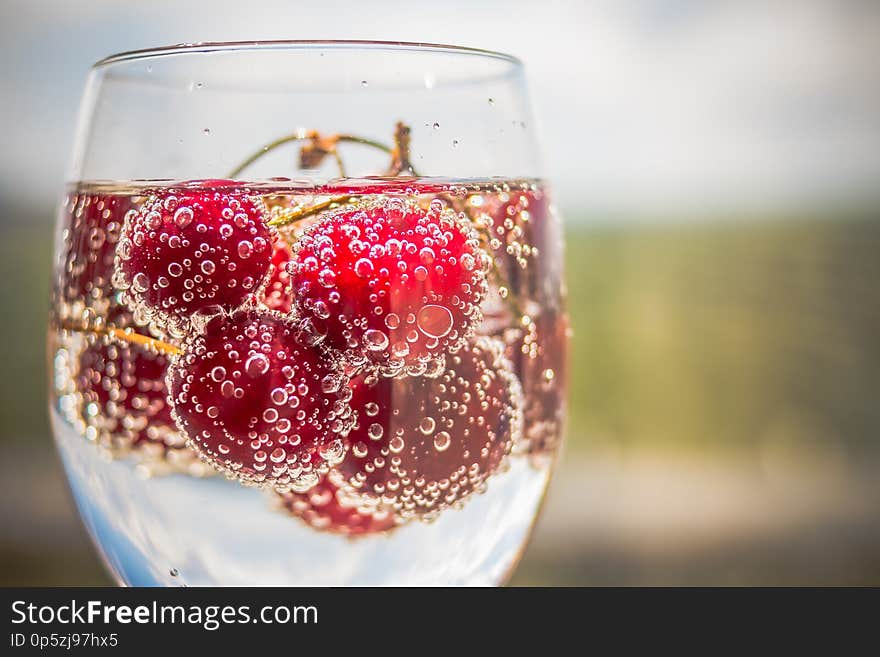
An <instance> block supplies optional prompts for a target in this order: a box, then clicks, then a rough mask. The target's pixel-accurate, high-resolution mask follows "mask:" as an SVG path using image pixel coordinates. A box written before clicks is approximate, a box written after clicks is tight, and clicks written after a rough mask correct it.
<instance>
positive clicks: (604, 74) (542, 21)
mask: <svg viewBox="0 0 880 657" xmlns="http://www.w3.org/2000/svg"><path fill="white" fill-rule="evenodd" d="M0 37H2V38H0V44H2V45H0V50H2V52H0V98H2V104H0V125H2V126H4V128H3V129H4V131H5V135H4V137H3V145H4V147H3V148H2V149H0V201H2V205H3V206H6V207H8V206H11V205H15V206H21V205H26V206H39V207H47V206H51V205H52V204H54V203H55V202H56V199H57V197H58V194H59V192H60V189H61V186H62V184H63V182H64V179H65V171H66V168H67V165H68V160H69V155H70V149H71V144H72V139H73V131H74V125H75V118H76V111H77V109H78V105H79V96H80V94H81V92H82V87H83V83H84V81H85V77H86V74H87V71H88V67H89V66H90V64H91V63H93V62H94V61H95V60H97V59H100V58H101V57H103V56H105V55H107V54H110V53H113V52H118V51H122V50H131V49H135V48H142V47H151V46H156V45H164V44H172V43H181V42H194V41H213V40H254V39H261V38H274V39H279V38H355V39H369V38H372V39H386V40H406V41H427V42H436V43H452V44H457V45H466V46H476V47H481V48H488V49H497V50H501V51H505V52H510V53H513V54H515V55H517V56H519V57H520V58H522V59H523V60H524V61H525V64H526V71H527V76H528V82H529V87H530V90H531V94H532V102H533V106H534V110H535V115H536V122H537V130H538V134H539V137H540V141H541V145H542V150H543V156H544V161H545V168H546V173H547V177H548V178H549V179H550V180H551V182H552V183H553V185H554V188H555V190H556V194H557V199H558V201H559V204H560V205H561V206H562V208H563V210H565V211H566V212H567V213H568V214H569V215H570V216H571V217H582V216H586V217H589V216H597V215H600V214H609V213H612V214H621V215H632V216H636V215H652V214H658V215H669V214H671V213H678V212H680V213H682V214H693V215H699V214H700V213H702V212H706V213H708V212H709V211H715V210H719V209H720V210H725V209H740V208H757V209H764V208H767V209H774V208H791V207H794V208H798V207H810V206H813V205H815V204H830V205H833V204H836V203H849V202H858V201H860V200H863V199H871V198H873V199H876V198H877V191H876V188H877V184H876V183H877V182H878V181H880V3H877V2H871V1H870V0H862V1H840V0H838V1H830V0H826V1H822V0H803V1H800V2H787V1H785V0H776V1H771V2H759V1H753V0H740V1H738V2H737V1H734V2H711V1H696V0H666V1H661V0H617V1H605V0H602V1H596V2H579V1H576V0H571V1H568V2H564V1H557V0H542V2H534V1H531V2H520V1H518V0H505V1H503V2H500V1H485V2H474V1H470V2H467V1H459V0H445V1H444V2H436V1H435V2H416V1H413V0H410V1H408V2H397V1H392V0H373V1H371V2H369V3H366V2H354V1H348V2H341V1H338V0H323V1H322V2H312V1H300V2H298V1H290V0H288V1H282V0H268V1H264V2H259V1H256V0H254V1H252V2H249V3H242V2H240V1H237V2H228V1H226V0H211V1H210V2H206V1H203V0H195V1H191V2H187V3H182V2H171V1H167V0H152V1H151V2H120V1H118V0H115V1H114V0H80V1H78V2H65V1H62V0H59V1H57V2H48V1H46V0H0Z"/></svg>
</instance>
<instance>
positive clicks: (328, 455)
mask: <svg viewBox="0 0 880 657" xmlns="http://www.w3.org/2000/svg"><path fill="white" fill-rule="evenodd" d="M167 381H168V388H169V392H170V397H171V400H172V402H173V405H174V408H173V414H174V416H175V419H176V420H177V425H178V426H179V427H180V429H181V431H182V432H183V433H184V435H185V436H186V437H187V438H188V440H189V444H190V445H191V446H192V447H193V448H194V449H196V450H197V451H198V452H199V453H200V455H201V456H202V457H203V458H204V459H205V460H207V461H209V462H210V463H211V464H212V465H214V467H215V468H217V469H218V470H221V471H224V472H226V473H227V474H228V475H229V476H231V477H234V478H237V479H239V480H240V481H242V482H245V483H253V484H264V483H265V484H270V485H272V486H275V487H276V488H278V489H279V490H284V489H287V488H293V489H294V490H298V491H304V490H308V488H310V487H311V486H313V485H314V484H316V483H317V482H318V479H319V478H320V476H321V475H323V474H324V473H326V472H327V470H328V468H329V467H330V466H332V465H335V464H336V463H337V462H339V460H340V459H341V458H342V455H343V453H344V444H343V441H342V438H343V437H344V436H345V435H346V434H347V433H348V431H349V429H350V428H351V425H352V423H353V421H354V417H353V414H352V413H351V409H350V407H349V404H348V400H349V399H350V397H351V391H350V389H349V388H348V379H347V377H346V376H344V374H343V373H342V369H341V367H340V365H339V363H338V357H337V358H334V357H333V356H332V355H331V354H330V353H329V352H327V351H326V350H323V349H319V348H316V347H313V346H309V345H308V344H305V343H304V342H303V341H302V331H301V330H300V328H299V327H298V326H297V325H296V324H294V323H293V322H292V321H291V320H289V319H287V318H286V317H285V316H283V315H281V314H280V313H276V312H272V311H257V310H241V311H238V312H236V313H234V314H233V315H231V316H227V315H217V316H215V317H213V318H212V319H211V320H210V321H208V322H207V324H206V325H205V327H204V332H203V333H201V334H192V335H190V336H189V337H188V338H187V340H186V342H185V343H184V345H183V353H182V354H181V355H179V356H175V357H174V359H173V360H172V362H171V366H170V368H169V370H168V379H167Z"/></svg>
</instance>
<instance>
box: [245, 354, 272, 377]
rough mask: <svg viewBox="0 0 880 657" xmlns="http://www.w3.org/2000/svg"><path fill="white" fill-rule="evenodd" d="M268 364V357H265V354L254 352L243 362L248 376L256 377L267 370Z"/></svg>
mask: <svg viewBox="0 0 880 657" xmlns="http://www.w3.org/2000/svg"><path fill="white" fill-rule="evenodd" d="M270 365H271V364H270V363H269V359H268V358H266V356H264V355H263V354H254V355H253V356H251V357H250V358H248V359H247V362H245V364H244V370H245V372H247V374H248V376H250V377H251V378H256V377H258V376H262V375H263V374H265V373H266V372H268V371H269V367H270Z"/></svg>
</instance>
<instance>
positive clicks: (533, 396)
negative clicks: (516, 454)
mask: <svg viewBox="0 0 880 657" xmlns="http://www.w3.org/2000/svg"><path fill="white" fill-rule="evenodd" d="M569 332H570V328H569V322H568V315H567V314H564V313H555V312H546V313H543V314H541V315H538V316H537V317H536V318H532V317H525V318H523V322H522V326H521V327H520V328H517V329H508V331H507V332H506V333H509V334H510V333H512V334H514V335H513V339H512V340H510V341H509V342H508V344H509V346H508V356H509V358H510V360H511V361H512V362H513V365H514V369H515V371H516V373H517V374H518V375H519V379H520V381H522V387H523V393H524V399H525V407H524V409H523V415H524V437H525V440H526V444H527V449H528V451H529V453H532V454H537V453H544V452H550V451H553V450H554V449H555V448H556V447H558V446H559V444H560V442H561V441H562V437H563V435H562V434H563V429H564V427H565V406H566V391H567V387H568V340H569Z"/></svg>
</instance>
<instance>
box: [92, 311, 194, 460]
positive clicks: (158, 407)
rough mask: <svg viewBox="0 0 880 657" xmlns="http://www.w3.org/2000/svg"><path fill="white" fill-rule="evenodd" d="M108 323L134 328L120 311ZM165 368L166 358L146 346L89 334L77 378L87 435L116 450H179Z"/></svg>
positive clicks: (128, 315)
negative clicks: (146, 447)
mask: <svg viewBox="0 0 880 657" xmlns="http://www.w3.org/2000/svg"><path fill="white" fill-rule="evenodd" d="M107 324H108V325H109V326H111V327H114V328H132V327H133V322H132V320H131V315H130V313H128V312H127V311H124V310H121V309H119V307H118V306H117V307H115V308H114V309H112V310H111V311H110V315H109V316H108V319H107ZM167 366H168V357H167V356H165V355H164V354H162V353H159V352H157V351H154V350H151V349H150V348H149V347H147V346H144V345H140V344H134V343H131V342H125V341H122V340H118V339H114V338H112V337H108V336H102V335H90V336H89V337H88V341H87V343H86V345H85V347H84V348H83V349H82V351H81V352H80V353H79V357H78V366H77V370H76V375H75V385H76V390H77V392H78V393H79V395H80V399H81V417H82V419H83V420H84V422H85V424H86V435H87V436H89V437H91V438H93V439H94V440H96V441H97V442H98V443H99V444H101V445H104V446H105V447H110V448H114V449H119V448H137V447H141V446H144V445H147V444H156V445H161V446H163V447H169V448H170V447H179V446H181V442H180V438H179V436H178V434H177V427H176V426H175V424H174V420H173V419H172V417H171V409H170V406H169V404H168V401H167V393H166V390H165V373H166V369H167Z"/></svg>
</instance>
